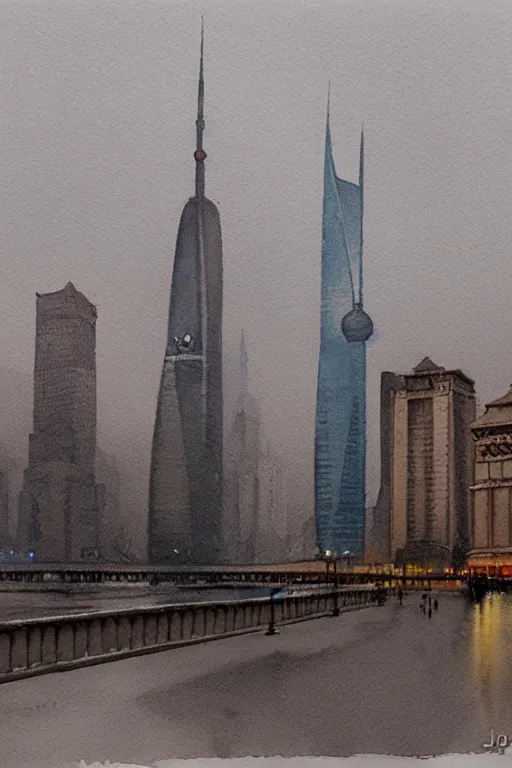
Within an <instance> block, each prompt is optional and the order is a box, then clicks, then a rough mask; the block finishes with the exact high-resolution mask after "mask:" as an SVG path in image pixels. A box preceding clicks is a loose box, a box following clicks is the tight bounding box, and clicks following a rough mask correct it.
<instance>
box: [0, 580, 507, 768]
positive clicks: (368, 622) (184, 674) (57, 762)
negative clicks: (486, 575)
mask: <svg viewBox="0 0 512 768" xmlns="http://www.w3.org/2000/svg"><path fill="white" fill-rule="evenodd" d="M418 601H419V595H418V594H417V593H409V594H408V595H407V596H406V597H405V599H404V605H403V606H402V607H400V605H399V604H398V601H397V600H396V599H393V600H390V601H388V603H387V604H386V605H385V606H383V607H381V608H369V609H366V610H363V611H356V612H352V613H346V614H342V615H341V616H339V617H336V618H334V617H327V618H321V619H316V620H312V621H307V622H304V623H300V624H293V625H287V626H284V627H282V628H281V633H280V634H279V635H274V636H266V635H265V634H264V632H258V633H255V634H250V635H244V636H238V637H231V638H227V639H223V640H219V641H217V642H213V643H206V644H200V645H196V646H189V647H182V648H176V649H173V650H170V651H163V652H161V653H157V654H154V655H147V656H141V657H137V658H130V659H125V660H122V661H117V662H112V663H109V664H104V665H99V666H93V667H87V668H82V669H77V670H73V671H69V672H65V673H62V674H61V673H55V674H50V675H43V676H41V677H35V678H30V679H25V680H19V681H14V682H10V683H6V684H4V685H2V686H0V711H1V712H2V717H1V719H0V741H1V744H2V761H1V764H2V765H5V766H9V768H71V766H76V765H78V762H79V760H80V759H84V760H85V761H86V762H87V763H92V762H94V761H95V760H98V761H99V760H102V761H106V760H110V761H111V762H115V761H119V762H126V763H139V764H142V765H150V764H151V763H152V762H154V761H156V760H163V759H166V758H171V757H179V758H192V757H198V756H202V757H216V756H217V757H237V756H244V755H284V756H293V755H297V754H299V755H322V754H323V755H350V754H353V753H361V752H363V753H388V754H397V755H400V754H401V755H412V754H440V753H446V752H468V751H470V750H475V751H478V750H479V749H481V748H482V745H483V743H484V742H485V741H487V740H488V737H489V735H490V731H491V728H493V729H494V731H495V732H496V733H507V734H509V733H512V700H511V698H510V695H509V693H510V690H511V684H512V660H511V659H510V655H509V651H508V649H509V641H508V637H510V631H512V599H511V598H510V596H506V595H502V596H494V597H492V598H490V597H489V598H485V600H484V602H483V603H482V604H480V605H475V604H470V603H469V602H468V601H467V600H465V599H464V598H463V597H462V596H460V595H456V594H446V595H445V594H443V595H442V596H441V597H440V608H439V611H438V612H437V613H434V614H433V615H432V618H431V619H428V617H426V616H425V615H423V614H422V613H420V611H419V608H418Z"/></svg>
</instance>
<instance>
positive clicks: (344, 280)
mask: <svg viewBox="0 0 512 768" xmlns="http://www.w3.org/2000/svg"><path fill="white" fill-rule="evenodd" d="M329 122H330V121H329V106H328V107H327V127H326V137H325V163H324V199H323V221H322V278H321V283H322V289H321V291H322V293H321V330H320V355H319V366H318V387H317V407H316V437H315V518H316V529H317V543H318V546H319V548H320V550H321V551H322V552H326V551H328V550H331V551H332V550H334V551H337V552H338V554H340V555H342V556H343V555H344V554H345V555H347V554H348V553H350V556H352V557H355V558H356V559H360V558H362V557H363V553H364V523H365V496H366V477H365V475H366V341H367V340H368V339H369V338H370V336H371V335H372V333H373V323H372V321H371V319H370V317H369V316H368V315H367V314H366V312H364V311H363V177H364V137H363V132H362V131H361V149H360V168H359V185H357V184H352V183H351V182H348V181H345V180H343V179H339V178H338V177H337V176H336V169H335V165H334V159H333V155H332V145H331V133H330V124H329Z"/></svg>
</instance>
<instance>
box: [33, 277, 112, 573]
mask: <svg viewBox="0 0 512 768" xmlns="http://www.w3.org/2000/svg"><path fill="white" fill-rule="evenodd" d="M95 456H96V307H94V305H93V304H91V302H90V301H88V300H87V299H86V297H85V296H84V295H83V294H82V293H80V292H79V291H77V290H76V288H75V287H74V285H73V284H72V283H68V284H67V285H66V287H65V288H63V289H62V290H61V291H56V292H55V293H46V294H37V316H36V354H35V367H34V427H33V433H32V434H31V435H30V439H29V460H28V469H26V470H25V473H24V483H23V488H22V491H21V495H20V514H19V525H18V540H19V544H20V545H21V546H22V547H26V548H30V549H31V550H33V551H34V552H35V559H36V560H40V561H57V562H80V561H84V560H91V559H92V560H94V559H96V558H97V557H98V556H99V540H98V537H99V514H98V499H97V488H96V484H95Z"/></svg>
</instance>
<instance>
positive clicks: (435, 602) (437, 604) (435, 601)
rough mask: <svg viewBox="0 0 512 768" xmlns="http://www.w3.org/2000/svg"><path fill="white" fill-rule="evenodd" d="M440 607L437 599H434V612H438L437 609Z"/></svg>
mask: <svg viewBox="0 0 512 768" xmlns="http://www.w3.org/2000/svg"><path fill="white" fill-rule="evenodd" d="M438 606H439V603H438V602H437V597H435V598H434V611H437V608H438Z"/></svg>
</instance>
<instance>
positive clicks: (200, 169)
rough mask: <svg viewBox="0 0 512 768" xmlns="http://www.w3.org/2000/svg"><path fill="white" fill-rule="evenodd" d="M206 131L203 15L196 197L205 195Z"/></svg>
mask: <svg viewBox="0 0 512 768" xmlns="http://www.w3.org/2000/svg"><path fill="white" fill-rule="evenodd" d="M203 132H204V17H203V16H201V53H200V59H199V84H198V89H197V119H196V151H195V152H194V159H195V161H196V197H199V198H203V197H204V161H205V160H206V152H205V151H204V149H203Z"/></svg>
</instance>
